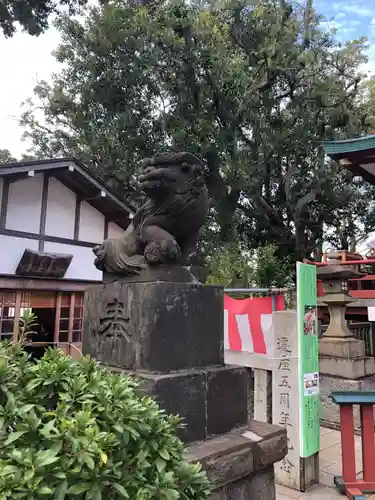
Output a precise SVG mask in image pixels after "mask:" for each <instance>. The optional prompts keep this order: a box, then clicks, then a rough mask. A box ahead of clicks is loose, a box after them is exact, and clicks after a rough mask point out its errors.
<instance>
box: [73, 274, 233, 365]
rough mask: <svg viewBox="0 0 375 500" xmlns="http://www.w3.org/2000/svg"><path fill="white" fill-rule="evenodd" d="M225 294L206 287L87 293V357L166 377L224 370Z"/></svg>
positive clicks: (167, 285) (113, 288) (116, 286)
mask: <svg viewBox="0 0 375 500" xmlns="http://www.w3.org/2000/svg"><path fill="white" fill-rule="evenodd" d="M223 323H224V307H223V289H222V287H218V286H209V285H202V284H200V283H195V284H193V283H176V282H152V283H122V282H115V283H104V284H102V285H96V286H93V287H91V288H89V289H88V290H87V292H86V293H85V308H84V323H83V346H82V349H83V353H84V354H85V355H86V354H89V355H91V356H92V357H93V358H95V359H96V360H97V361H99V362H101V363H103V364H106V365H108V366H113V367H119V368H123V369H127V370H142V371H150V372H159V373H165V372H168V371H175V370H182V369H187V368H199V367H204V366H214V365H219V366H222V365H223V364H224V350H223V342H224V339H223Z"/></svg>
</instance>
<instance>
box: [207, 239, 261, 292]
mask: <svg viewBox="0 0 375 500" xmlns="http://www.w3.org/2000/svg"><path fill="white" fill-rule="evenodd" d="M250 260H251V259H250V255H248V254H243V253H242V252H241V249H240V248H239V247H238V246H235V245H226V246H222V247H221V248H219V250H216V251H215V252H214V253H213V255H212V256H211V257H210V258H209V261H208V266H209V275H208V277H207V280H206V282H207V283H208V284H211V285H222V286H225V287H227V288H244V287H248V286H251V283H252V282H253V270H252V268H251V263H250Z"/></svg>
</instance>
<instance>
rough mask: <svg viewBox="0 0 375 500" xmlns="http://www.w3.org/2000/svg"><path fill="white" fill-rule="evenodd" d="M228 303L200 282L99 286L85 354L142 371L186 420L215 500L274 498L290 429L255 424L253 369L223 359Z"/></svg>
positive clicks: (146, 384)
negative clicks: (251, 418)
mask: <svg viewBox="0 0 375 500" xmlns="http://www.w3.org/2000/svg"><path fill="white" fill-rule="evenodd" d="M223 303H224V302H223V289H222V288H221V287H216V286H208V285H202V284H200V283H178V282H173V281H171V282H166V281H156V282H130V283H129V282H125V283H121V282H114V283H109V282H108V283H104V284H102V285H97V286H95V287H92V288H91V289H89V290H88V291H87V293H86V296H85V313H84V314H85V316H84V335H83V352H84V354H90V355H91V356H93V357H94V358H95V359H97V360H98V361H99V362H101V363H102V364H104V365H107V366H108V367H110V368H111V369H112V370H115V371H121V372H123V373H126V374H132V375H135V376H136V377H137V378H138V379H139V380H140V381H141V383H142V386H143V388H144V390H145V391H146V392H147V393H148V394H149V395H151V396H153V397H154V398H155V399H156V400H157V401H158V402H159V403H160V405H161V406H162V407H163V408H164V409H165V410H166V411H167V412H168V413H172V414H179V415H180V416H181V417H182V419H183V421H184V423H185V426H184V428H183V429H182V430H181V438H182V439H183V440H184V441H185V442H186V443H190V444H191V443H194V444H191V447H190V449H189V452H188V456H189V459H191V460H194V459H198V460H202V461H203V464H204V466H205V467H206V469H207V470H208V472H209V475H213V476H214V479H213V482H214V485H215V493H214V495H213V499H214V500H224V499H225V500H234V499H235V500H241V499H242V498H244V499H245V498H248V497H253V498H259V499H261V498H265V499H267V500H272V499H273V498H274V495H275V492H274V488H275V486H274V476H273V463H274V462H275V461H276V460H281V459H282V458H283V457H284V456H285V454H286V452H287V447H286V432H285V429H280V428H278V427H277V428H275V427H273V426H266V428H263V427H262V428H261V429H260V430H258V431H257V432H255V431H254V430H252V429H251V428H250V429H248V427H247V426H248V387H247V382H248V374H247V370H246V368H242V367H234V366H225V365H224V352H223V341H224V335H223V329H224V318H223V316H224V307H223ZM251 425H253V426H254V425H255V424H254V423H252V424H251ZM280 443H281V444H280ZM263 492H264V494H265V496H264V495H263ZM261 493H262V494H261ZM262 495H263V496H262Z"/></svg>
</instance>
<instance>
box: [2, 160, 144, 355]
mask: <svg viewBox="0 0 375 500" xmlns="http://www.w3.org/2000/svg"><path fill="white" fill-rule="evenodd" d="M0 200H1V210H0V242H1V254H0V339H1V340H4V339H13V340H16V339H17V335H18V331H19V317H20V316H22V314H23V312H24V310H25V309H32V311H33V312H34V313H35V314H36V316H37V318H38V326H37V327H36V328H35V333H34V334H33V335H32V338H31V340H32V344H31V346H30V347H29V348H28V349H29V350H30V352H31V353H32V355H33V356H34V357H40V355H42V353H43V352H44V350H45V348H46V346H55V347H59V348H61V349H63V350H64V351H65V352H66V353H68V354H71V355H72V356H79V355H80V351H81V345H82V318H83V297H84V292H85V290H86V288H87V286H89V285H92V284H94V283H98V282H100V281H101V279H102V273H101V272H100V271H98V270H97V269H96V268H95V267H94V257H95V256H94V254H93V252H92V248H93V247H94V246H95V245H97V244H98V243H101V242H102V241H103V240H104V239H105V238H107V237H110V238H111V237H118V236H120V235H121V234H122V233H123V231H124V230H125V229H126V228H127V226H128V225H129V223H130V221H131V219H132V217H133V214H134V212H135V209H134V207H133V206H132V205H131V203H129V202H128V201H126V200H125V199H123V198H122V197H121V196H120V195H119V194H118V193H116V192H115V191H114V190H113V189H111V188H110V187H108V186H107V185H105V184H104V183H103V182H102V181H101V180H100V179H99V178H98V177H97V176H96V175H95V174H93V173H92V172H91V171H90V170H89V169H88V168H87V167H86V166H85V165H83V164H82V163H80V162H79V161H78V160H76V159H75V158H61V159H54V160H33V161H22V162H14V163H5V164H1V165H0Z"/></svg>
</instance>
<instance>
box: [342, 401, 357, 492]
mask: <svg viewBox="0 0 375 500" xmlns="http://www.w3.org/2000/svg"><path fill="white" fill-rule="evenodd" d="M340 428H341V449H342V473H343V474H342V475H343V479H344V482H345V483H354V482H355V481H356V479H357V477H356V469H355V446H354V443H355V441H354V417H353V405H352V404H342V405H340Z"/></svg>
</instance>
